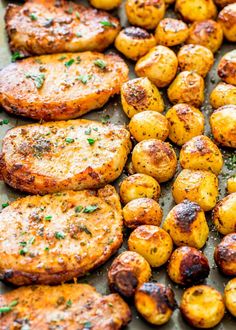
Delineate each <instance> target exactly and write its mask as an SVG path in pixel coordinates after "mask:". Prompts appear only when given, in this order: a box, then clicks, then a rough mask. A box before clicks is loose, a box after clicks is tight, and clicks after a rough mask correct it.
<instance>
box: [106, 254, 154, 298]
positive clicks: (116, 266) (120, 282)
mask: <svg viewBox="0 0 236 330" xmlns="http://www.w3.org/2000/svg"><path fill="white" fill-rule="evenodd" d="M151 275H152V271H151V267H150V265H149V263H148V262H147V261H146V260H145V259H144V257H142V256H141V255H140V254H138V253H136V252H132V251H125V252H123V253H121V254H120V255H118V257H116V258H115V259H114V260H113V262H112V264H111V267H110V268H109V270H108V283H109V287H110V289H111V290H112V291H116V292H118V293H119V294H121V295H122V296H124V297H132V296H133V295H134V293H135V290H136V288H137V287H138V286H139V285H141V284H143V283H145V282H147V281H148V280H149V279H150V277H151Z"/></svg>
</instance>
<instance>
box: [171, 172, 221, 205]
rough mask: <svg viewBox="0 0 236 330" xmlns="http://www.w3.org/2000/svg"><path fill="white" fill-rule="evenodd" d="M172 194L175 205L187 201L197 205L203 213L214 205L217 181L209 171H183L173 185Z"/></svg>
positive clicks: (216, 194)
mask: <svg viewBox="0 0 236 330" xmlns="http://www.w3.org/2000/svg"><path fill="white" fill-rule="evenodd" d="M172 194H173V197H174V200H175V202H176V203H177V204H178V203H181V202H182V201H183V200H184V199H189V200H191V201H193V202H196V203H198V204H199V205H200V206H201V208H202V209H203V210H204V211H210V210H212V209H213V208H214V206H215V205H216V201H217V197H218V179H217V177H216V176H215V174H213V173H211V172H209V171H200V170H187V169H184V170H182V171H181V172H180V173H179V175H178V176H177V178H176V180H175V182H174V184H173V187H172Z"/></svg>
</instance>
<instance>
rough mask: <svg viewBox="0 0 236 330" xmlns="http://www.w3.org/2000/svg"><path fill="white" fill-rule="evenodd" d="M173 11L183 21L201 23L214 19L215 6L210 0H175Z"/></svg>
mask: <svg viewBox="0 0 236 330" xmlns="http://www.w3.org/2000/svg"><path fill="white" fill-rule="evenodd" d="M175 9H176V10H177V11H178V12H179V13H180V14H181V16H182V17H183V18H184V20H185V21H190V22H194V21H202V20H204V19H209V18H215V17H216V14H217V10H216V6H215V4H214V2H213V1H212V0H198V1H196V0H176V3H175Z"/></svg>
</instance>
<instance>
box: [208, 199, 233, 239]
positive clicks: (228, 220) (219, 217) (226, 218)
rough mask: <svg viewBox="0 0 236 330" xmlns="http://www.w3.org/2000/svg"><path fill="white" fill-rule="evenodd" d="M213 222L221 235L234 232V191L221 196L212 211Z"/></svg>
mask: <svg viewBox="0 0 236 330" xmlns="http://www.w3.org/2000/svg"><path fill="white" fill-rule="evenodd" d="M212 218H213V223H214V225H215V227H216V229H217V230H218V231H219V232H220V233H221V234H223V235H227V234H230V233H234V232H236V193H233V194H230V195H228V196H226V197H225V198H223V199H222V200H221V201H220V202H219V203H217V205H216V207H215V208H214V211H213V217H212Z"/></svg>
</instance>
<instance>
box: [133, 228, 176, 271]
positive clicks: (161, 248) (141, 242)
mask: <svg viewBox="0 0 236 330" xmlns="http://www.w3.org/2000/svg"><path fill="white" fill-rule="evenodd" d="M128 248H129V250H130V251H135V252H137V253H139V254H141V255H142V256H143V257H144V258H145V259H146V260H147V261H148V262H149V264H150V265H151V267H160V266H162V265H164V264H165V263H166V262H167V260H168V259H169V257H170V255H171V252H172V250H173V242H172V239H171V237H170V235H169V234H168V233H167V232H166V231H165V230H164V229H162V228H160V227H157V226H152V225H143V226H139V227H137V228H136V229H135V230H134V231H133V232H132V233H131V235H130V237H129V239H128Z"/></svg>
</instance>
